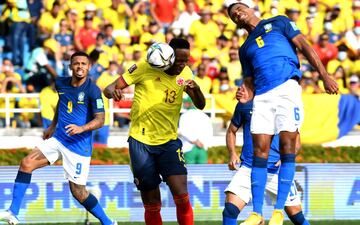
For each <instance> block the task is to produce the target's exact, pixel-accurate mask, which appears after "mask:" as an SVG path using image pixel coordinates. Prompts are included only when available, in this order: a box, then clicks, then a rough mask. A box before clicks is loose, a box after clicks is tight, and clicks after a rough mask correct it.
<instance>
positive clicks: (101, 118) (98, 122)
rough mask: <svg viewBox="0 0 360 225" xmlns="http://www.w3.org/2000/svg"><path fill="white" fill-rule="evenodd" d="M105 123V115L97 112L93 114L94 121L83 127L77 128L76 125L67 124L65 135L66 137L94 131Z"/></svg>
mask: <svg viewBox="0 0 360 225" xmlns="http://www.w3.org/2000/svg"><path fill="white" fill-rule="evenodd" d="M104 122H105V113H104V112H99V113H95V114H94V119H92V120H91V121H90V122H88V123H87V124H85V125H83V126H77V125H76V124H69V125H67V126H66V127H65V128H66V133H67V134H68V135H70V136H71V135H75V134H80V133H83V132H86V131H92V130H96V129H98V128H100V127H102V126H103V125H104Z"/></svg>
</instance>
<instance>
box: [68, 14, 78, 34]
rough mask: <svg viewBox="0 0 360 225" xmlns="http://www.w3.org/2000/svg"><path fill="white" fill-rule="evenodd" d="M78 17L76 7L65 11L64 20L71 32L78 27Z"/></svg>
mask: <svg viewBox="0 0 360 225" xmlns="http://www.w3.org/2000/svg"><path fill="white" fill-rule="evenodd" d="M78 19H79V16H78V11H77V10H76V9H70V10H68V11H66V20H67V21H68V23H69V28H70V30H71V31H73V32H75V31H76V30H78V28H79V22H78Z"/></svg>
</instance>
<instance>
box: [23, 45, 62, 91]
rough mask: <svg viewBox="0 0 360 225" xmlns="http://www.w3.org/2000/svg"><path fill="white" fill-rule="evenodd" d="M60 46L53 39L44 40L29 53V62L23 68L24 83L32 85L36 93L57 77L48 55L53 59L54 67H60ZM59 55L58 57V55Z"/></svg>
mask: <svg viewBox="0 0 360 225" xmlns="http://www.w3.org/2000/svg"><path fill="white" fill-rule="evenodd" d="M59 49H60V45H59V43H58V42H57V41H56V40H54V39H46V40H45V41H44V42H42V43H41V45H40V46H39V47H38V48H35V49H34V50H33V51H32V52H31V56H30V59H29V62H28V63H27V65H26V67H25V72H26V77H25V78H26V79H25V82H27V83H29V84H32V85H34V87H35V90H36V92H39V91H41V89H42V88H44V87H46V86H48V85H49V84H50V80H51V79H54V78H55V77H57V73H56V70H55V69H54V67H53V66H52V65H51V62H50V59H49V57H48V55H50V56H51V58H52V59H55V61H56V62H55V64H56V65H59V64H60V65H61V66H62V64H61V57H62V56H61V53H60V51H59ZM59 53H60V55H59Z"/></svg>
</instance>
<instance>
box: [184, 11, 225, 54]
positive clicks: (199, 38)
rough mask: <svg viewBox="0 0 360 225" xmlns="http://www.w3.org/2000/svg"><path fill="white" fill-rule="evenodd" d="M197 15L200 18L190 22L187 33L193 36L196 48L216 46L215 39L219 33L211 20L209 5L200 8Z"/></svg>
mask: <svg viewBox="0 0 360 225" xmlns="http://www.w3.org/2000/svg"><path fill="white" fill-rule="evenodd" d="M199 15H200V20H195V21H194V22H193V23H192V24H191V26H190V30H189V34H190V35H192V36H193V37H194V40H195V47H196V48H199V49H201V50H203V49H209V47H211V46H216V39H217V38H218V37H219V36H220V35H221V33H220V29H219V27H218V25H217V24H216V23H215V22H214V21H213V20H212V12H211V9H210V7H209V6H206V7H204V8H202V9H201V11H200V13H199ZM204 34H206V35H204Z"/></svg>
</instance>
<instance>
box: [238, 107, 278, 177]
mask: <svg viewBox="0 0 360 225" xmlns="http://www.w3.org/2000/svg"><path fill="white" fill-rule="evenodd" d="M252 106H253V103H252V102H248V103H246V104H242V103H238V104H237V105H236V108H235V111H234V114H233V117H232V119H231V123H232V124H233V125H234V126H235V127H237V128H240V127H241V126H242V127H243V139H244V144H243V146H242V151H241V155H240V160H241V165H244V166H246V167H249V168H251V167H252V160H253V155H254V148H253V142H252V137H251V132H250V124H251V112H252ZM279 160H280V151H279V136H278V135H275V136H274V137H273V140H272V142H271V146H270V152H269V158H268V171H269V172H271V173H275V172H277V170H278V167H276V166H275V164H276V163H277V162H278V161H279Z"/></svg>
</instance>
